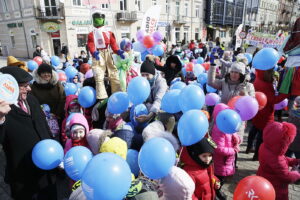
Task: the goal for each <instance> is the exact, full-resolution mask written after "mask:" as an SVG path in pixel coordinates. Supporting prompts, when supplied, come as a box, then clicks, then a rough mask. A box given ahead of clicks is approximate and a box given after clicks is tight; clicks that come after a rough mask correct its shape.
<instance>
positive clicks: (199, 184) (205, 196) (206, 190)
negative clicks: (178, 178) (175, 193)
mask: <svg viewBox="0 0 300 200" xmlns="http://www.w3.org/2000/svg"><path fill="white" fill-rule="evenodd" d="M180 159H181V161H182V162H183V163H184V167H183V169H184V170H185V171H186V172H187V173H188V174H189V175H190V177H191V178H192V179H193V181H194V182H195V186H196V188H195V192H194V194H193V200H214V199H215V189H214V184H215V182H216V181H219V180H218V178H216V177H215V176H214V169H213V166H212V165H211V166H209V167H208V168H206V169H204V168H202V167H201V166H200V165H199V164H197V163H196V162H195V161H194V160H193V159H192V158H191V157H190V155H189V154H188V152H187V150H186V148H185V147H184V148H183V151H182V154H181V158H180Z"/></svg>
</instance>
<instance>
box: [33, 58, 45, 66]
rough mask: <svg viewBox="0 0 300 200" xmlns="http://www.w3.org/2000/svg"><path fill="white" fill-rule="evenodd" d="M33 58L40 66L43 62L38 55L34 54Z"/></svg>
mask: <svg viewBox="0 0 300 200" xmlns="http://www.w3.org/2000/svg"><path fill="white" fill-rule="evenodd" d="M33 60H34V61H35V62H36V63H37V64H38V65H39V66H40V65H41V64H42V62H43V59H42V58H41V57H40V56H36V57H34V58H33Z"/></svg>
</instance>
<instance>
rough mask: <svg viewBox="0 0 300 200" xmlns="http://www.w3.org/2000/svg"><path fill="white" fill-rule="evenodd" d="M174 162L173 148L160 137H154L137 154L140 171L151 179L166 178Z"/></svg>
mask: <svg viewBox="0 0 300 200" xmlns="http://www.w3.org/2000/svg"><path fill="white" fill-rule="evenodd" d="M175 160H176V154H175V150H174V147H173V146H172V144H171V143H170V142H169V141H168V140H166V139H164V138H160V137H154V138H152V139H150V140H148V141H147V142H146V143H144V145H143V146H142V148H141V150H140V153H139V166H140V169H141V171H142V172H143V174H145V175H146V176H147V177H149V178H151V179H160V178H163V177H165V176H167V175H168V174H169V172H170V170H171V167H172V166H174V164H175Z"/></svg>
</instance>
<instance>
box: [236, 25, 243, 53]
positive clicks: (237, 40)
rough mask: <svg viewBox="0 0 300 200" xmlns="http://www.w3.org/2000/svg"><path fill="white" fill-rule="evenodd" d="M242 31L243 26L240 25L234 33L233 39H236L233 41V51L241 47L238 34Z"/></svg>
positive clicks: (240, 39)
mask: <svg viewBox="0 0 300 200" xmlns="http://www.w3.org/2000/svg"><path fill="white" fill-rule="evenodd" d="M242 29H243V24H240V25H239V26H238V27H237V29H236V31H235V37H236V40H235V50H236V49H237V48H238V47H241V46H242V38H241V37H240V32H241V31H242Z"/></svg>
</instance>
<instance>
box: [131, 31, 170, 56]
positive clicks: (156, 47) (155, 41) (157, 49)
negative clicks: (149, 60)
mask: <svg viewBox="0 0 300 200" xmlns="http://www.w3.org/2000/svg"><path fill="white" fill-rule="evenodd" d="M136 38H137V40H138V41H137V42H135V43H133V45H132V46H133V50H134V51H137V52H140V53H141V58H142V61H144V60H145V57H146V55H148V54H153V55H155V56H162V55H163V54H164V52H165V46H164V45H163V44H161V43H160V42H161V41H162V39H163V35H162V34H161V33H160V32H159V31H155V32H154V33H153V34H152V35H147V34H146V32H145V31H144V30H139V31H138V32H137V33H136Z"/></svg>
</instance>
